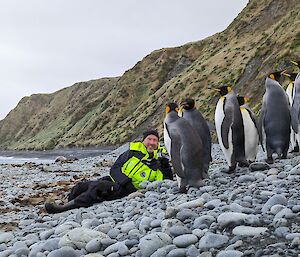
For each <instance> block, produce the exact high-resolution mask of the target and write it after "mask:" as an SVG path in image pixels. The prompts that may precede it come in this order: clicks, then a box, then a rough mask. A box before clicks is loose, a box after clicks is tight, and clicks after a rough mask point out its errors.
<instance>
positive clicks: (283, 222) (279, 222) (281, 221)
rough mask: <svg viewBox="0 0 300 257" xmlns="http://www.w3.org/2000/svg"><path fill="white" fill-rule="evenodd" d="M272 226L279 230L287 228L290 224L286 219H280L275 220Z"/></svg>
mask: <svg viewBox="0 0 300 257" xmlns="http://www.w3.org/2000/svg"><path fill="white" fill-rule="evenodd" d="M272 225H273V226H274V227H275V228H278V227H286V226H287V225H288V222H287V220H286V219H285V218H280V219H275V218H274V219H273V221H272Z"/></svg>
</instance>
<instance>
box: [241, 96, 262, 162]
mask: <svg viewBox="0 0 300 257" xmlns="http://www.w3.org/2000/svg"><path fill="white" fill-rule="evenodd" d="M237 99H238V102H239V105H240V110H241V113H242V117H243V125H244V134H245V157H246V160H247V162H249V163H251V162H254V161H255V159H256V155H257V151H258V144H259V134H258V125H257V119H256V116H255V114H254V113H253V112H252V110H251V109H250V107H249V106H248V104H247V103H248V101H249V99H248V98H246V97H243V96H238V97H237Z"/></svg>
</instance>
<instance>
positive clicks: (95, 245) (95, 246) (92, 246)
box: [85, 238, 102, 253]
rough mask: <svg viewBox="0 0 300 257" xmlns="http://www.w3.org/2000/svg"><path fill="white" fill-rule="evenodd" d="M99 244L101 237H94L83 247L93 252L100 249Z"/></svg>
mask: <svg viewBox="0 0 300 257" xmlns="http://www.w3.org/2000/svg"><path fill="white" fill-rule="evenodd" d="M101 246H102V244H101V239H99V238H94V239H92V240H91V241H89V242H88V243H87V244H86V246H85V249H86V250H87V252H88V253H95V252H98V251H100V249H101Z"/></svg>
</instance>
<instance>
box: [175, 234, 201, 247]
mask: <svg viewBox="0 0 300 257" xmlns="http://www.w3.org/2000/svg"><path fill="white" fill-rule="evenodd" d="M197 241H198V237H197V236H195V235H193V234H184V235H180V236H177V237H175V238H174V239H173V244H174V245H176V246H177V247H181V248H183V247H188V246H189V245H191V244H195V243H196V242H197Z"/></svg>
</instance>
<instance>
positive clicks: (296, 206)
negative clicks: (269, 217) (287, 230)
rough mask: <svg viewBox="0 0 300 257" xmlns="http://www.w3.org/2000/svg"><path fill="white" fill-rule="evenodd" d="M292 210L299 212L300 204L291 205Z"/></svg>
mask: <svg viewBox="0 0 300 257" xmlns="http://www.w3.org/2000/svg"><path fill="white" fill-rule="evenodd" d="M292 211H293V212H300V205H294V206H293V207H292Z"/></svg>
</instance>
